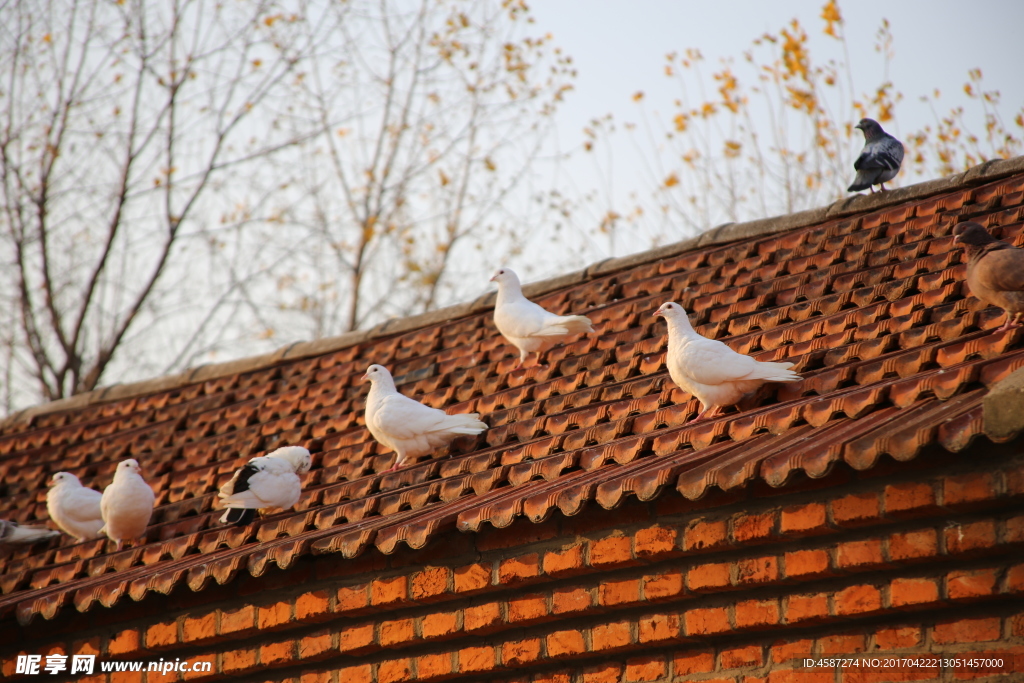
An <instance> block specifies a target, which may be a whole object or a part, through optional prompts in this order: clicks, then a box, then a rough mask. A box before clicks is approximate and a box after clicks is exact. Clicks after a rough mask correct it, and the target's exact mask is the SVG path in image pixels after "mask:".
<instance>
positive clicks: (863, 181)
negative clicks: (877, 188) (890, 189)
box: [846, 171, 876, 192]
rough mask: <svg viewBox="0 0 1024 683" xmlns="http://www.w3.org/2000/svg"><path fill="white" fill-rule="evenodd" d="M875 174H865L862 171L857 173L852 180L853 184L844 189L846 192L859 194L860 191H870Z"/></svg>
mask: <svg viewBox="0 0 1024 683" xmlns="http://www.w3.org/2000/svg"><path fill="white" fill-rule="evenodd" d="M875 175H876V174H875V173H871V174H866V173H864V171H860V172H858V173H857V177H856V178H854V179H853V184H852V185H850V186H849V187H848V188H846V191H847V192H860V191H861V190H867V189H870V188H871V186H872V185H874V184H875V182H874V181H875Z"/></svg>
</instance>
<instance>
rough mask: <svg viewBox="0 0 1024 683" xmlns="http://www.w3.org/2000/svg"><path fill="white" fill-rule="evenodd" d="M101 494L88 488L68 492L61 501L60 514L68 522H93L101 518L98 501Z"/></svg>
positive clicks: (101, 496)
mask: <svg viewBox="0 0 1024 683" xmlns="http://www.w3.org/2000/svg"><path fill="white" fill-rule="evenodd" d="M102 498H103V494H102V493H100V492H99V491H95V490H93V489H89V488H84V487H83V488H76V489H72V490H70V491H68V492H67V493H66V494H65V495H64V500H63V501H61V506H60V514H61V516H62V517H65V518H66V519H67V520H68V521H71V522H78V523H89V522H95V521H97V520H99V519H100V518H101V514H100V500H101V499H102Z"/></svg>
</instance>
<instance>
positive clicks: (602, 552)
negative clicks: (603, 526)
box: [590, 536, 633, 567]
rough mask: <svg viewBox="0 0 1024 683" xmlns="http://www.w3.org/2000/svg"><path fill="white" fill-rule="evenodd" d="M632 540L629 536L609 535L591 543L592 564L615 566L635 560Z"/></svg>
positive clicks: (592, 565)
mask: <svg viewBox="0 0 1024 683" xmlns="http://www.w3.org/2000/svg"><path fill="white" fill-rule="evenodd" d="M632 545H633V543H632V540H631V539H630V538H629V536H609V537H608V538H602V539H600V540H597V541H591V543H590V566H591V567H613V566H621V565H626V564H632V562H633V548H632Z"/></svg>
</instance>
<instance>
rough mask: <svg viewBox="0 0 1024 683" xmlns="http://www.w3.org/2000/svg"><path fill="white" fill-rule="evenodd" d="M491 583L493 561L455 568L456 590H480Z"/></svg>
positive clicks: (457, 591)
mask: <svg viewBox="0 0 1024 683" xmlns="http://www.w3.org/2000/svg"><path fill="white" fill-rule="evenodd" d="M490 585H491V563H490V562H479V563H476V564H470V565H466V566H465V567H459V568H458V569H456V570H455V592H456V593H467V592H469V591H478V590H481V589H483V588H487V587H488V586H490Z"/></svg>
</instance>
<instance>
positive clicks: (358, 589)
mask: <svg viewBox="0 0 1024 683" xmlns="http://www.w3.org/2000/svg"><path fill="white" fill-rule="evenodd" d="M369 589H370V587H369V586H368V585H366V584H365V583H364V584H360V585H358V586H345V587H342V588H339V589H338V604H337V608H336V609H337V611H338V612H354V611H357V610H361V609H364V608H366V607H367V606H369V604H370V590H369Z"/></svg>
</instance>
